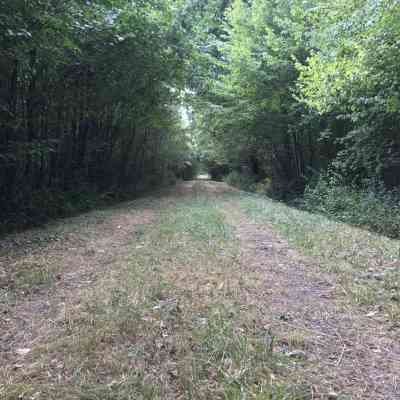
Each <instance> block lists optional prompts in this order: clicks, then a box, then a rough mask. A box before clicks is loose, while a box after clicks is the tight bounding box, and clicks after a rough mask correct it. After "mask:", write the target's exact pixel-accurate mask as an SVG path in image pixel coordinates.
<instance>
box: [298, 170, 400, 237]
mask: <svg viewBox="0 0 400 400" xmlns="http://www.w3.org/2000/svg"><path fill="white" fill-rule="evenodd" d="M302 205H303V207H304V208H306V209H307V210H308V211H312V212H320V213H323V214H327V215H329V216H331V217H333V218H334V219H336V220H338V221H341V222H346V223H349V224H353V225H357V226H360V227H365V228H367V229H369V230H371V231H374V232H378V233H381V234H384V235H387V236H389V237H393V238H400V191H399V190H391V191H389V190H387V189H385V188H384V187H383V185H382V184H376V183H371V182H366V184H365V185H364V186H363V187H361V188H360V187H352V186H346V185H342V184H340V181H339V180H337V179H335V178H334V177H332V176H329V175H322V176H321V177H320V179H319V180H318V182H317V184H316V185H315V186H307V187H306V190H305V193H304V198H303V202H302Z"/></svg>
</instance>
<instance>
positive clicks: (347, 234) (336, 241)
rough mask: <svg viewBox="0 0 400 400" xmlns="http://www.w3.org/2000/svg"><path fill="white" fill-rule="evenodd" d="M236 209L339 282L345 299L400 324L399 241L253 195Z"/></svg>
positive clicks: (243, 196) (242, 195)
mask: <svg viewBox="0 0 400 400" xmlns="http://www.w3.org/2000/svg"><path fill="white" fill-rule="evenodd" d="M240 205H241V207H242V208H243V209H244V210H245V211H246V213H247V214H248V215H249V216H250V217H252V218H253V219H255V220H257V221H263V222H264V223H267V224H270V225H272V226H273V227H274V229H276V230H277V231H278V232H279V233H280V234H281V235H282V236H284V237H285V238H287V239H288V240H289V242H290V243H291V244H292V245H293V246H296V247H297V248H298V249H300V251H301V252H302V253H304V254H306V255H310V256H313V257H316V258H317V259H318V260H319V262H320V266H322V267H323V269H324V270H325V271H327V272H331V273H335V274H336V275H337V278H338V285H337V286H338V287H337V290H338V292H340V294H344V295H345V299H346V300H347V301H350V302H351V303H353V304H354V303H355V304H359V305H361V306H368V307H374V308H377V309H379V310H380V313H383V314H384V315H385V317H386V318H388V319H389V320H392V321H399V320H400V268H399V263H400V260H399V249H400V241H399V240H394V239H390V238H387V237H385V236H381V235H378V234H374V233H371V232H369V231H366V230H363V229H359V228H355V227H352V226H349V225H347V224H343V223H338V222H335V221H332V220H330V219H329V218H327V217H326V216H323V215H321V214H313V213H310V212H306V211H301V210H298V209H294V208H291V207H288V206H286V205H285V204H283V203H280V202H276V201H272V200H269V199H266V198H265V197H261V196H256V195H247V194H241V195H240Z"/></svg>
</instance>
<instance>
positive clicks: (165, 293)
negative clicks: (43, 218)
mask: <svg viewBox="0 0 400 400" xmlns="http://www.w3.org/2000/svg"><path fill="white" fill-rule="evenodd" d="M240 201H241V197H240V195H238V193H237V192H236V191H235V190H234V189H232V188H230V187H228V186H227V185H225V184H223V183H217V182H210V181H201V182H200V181H199V182H185V183H182V184H179V185H178V186H177V187H175V188H171V189H168V190H164V191H162V192H160V193H157V194H156V195H154V196H152V197H149V198H145V199H141V200H138V201H134V202H129V203H125V204H122V205H120V206H119V207H115V208H112V209H109V210H104V211H97V212H93V213H89V214H87V215H84V216H81V217H77V218H72V219H68V220H64V221H61V222H55V223H53V224H52V225H50V226H48V227H45V228H41V229H39V230H32V231H27V232H25V233H23V234H17V235H13V236H10V237H8V238H6V239H4V240H3V241H2V242H1V243H0V296H1V297H0V311H1V315H0V332H1V335H0V353H1V356H0V395H2V397H1V398H5V399H7V400H11V399H14V398H19V399H25V398H26V399H41V398H43V399H47V398H48V399H51V398H54V396H58V398H71V399H83V398H85V399H86V398H114V397H107V396H111V395H110V393H114V395H115V396H116V394H115V393H116V391H117V392H118V393H119V394H118V396H119V397H117V396H116V397H115V398H121V399H125V398H126V399H129V398H138V399H141V398H143V399H146V398H149V399H150V398H151V399H153V398H154V399H157V398H159V399H174V398H176V399H178V398H179V399H180V398H182V399H183V398H195V399H197V398H198V399H207V398H217V399H218V398H221V399H222V398H232V399H234V398H235V399H236V398H237V399H239V398H241V397H240V396H241V395H240V393H242V392H243V391H245V392H246V393H248V394H249V396H250V397H249V398H255V397H254V396H255V394H257V393H259V391H260V390H261V392H260V393H266V392H265V391H266V390H267V389H265V387H266V386H265V387H264V386H263V387H264V388H261V389H260V385H261V383H260V382H262V381H263V380H265V382H266V383H265V385H267V386H268V385H271V388H270V389H268V390H271V393H274V394H273V395H274V396H275V397H265V398H274V399H282V400H283V399H299V398H302V399H324V398H330V399H335V398H337V399H339V398H341V399H360V400H361V399H371V400H372V399H374V400H377V399H381V400H396V399H400V382H399V379H400V378H399V376H400V344H399V341H398V338H399V331H398V329H399V328H395V329H394V331H393V329H392V328H391V326H389V324H385V323H381V322H379V321H375V320H373V319H371V318H369V317H367V316H365V313H364V311H363V310H362V309H361V308H359V307H357V306H348V305H347V306H346V307H344V306H343V302H342V298H341V296H340V294H338V290H337V286H338V283H337V281H336V277H335V275H334V274H332V273H326V272H324V271H323V270H322V269H321V268H320V266H319V262H318V260H315V259H311V258H310V257H305V256H303V255H302V254H301V253H300V252H299V251H298V250H296V249H293V248H291V247H290V246H289V245H288V243H287V242H286V240H285V239H284V238H283V237H280V236H278V235H277V234H276V232H274V231H273V229H272V228H271V227H270V226H268V225H266V224H263V223H262V222H261V221H254V220H251V219H250V218H249V217H248V216H247V215H245V213H244V212H243V210H242V209H241V205H240ZM182 209H183V210H186V211H184V212H182V215H181V214H179V213H180V212H181V211H180V210H182ZM196 218H197V219H196ZM212 218H214V219H213V220H211V219H212ZM221 218H222V219H223V220H224V221H225V222H221V221H222V220H221ZM209 219H210V220H209ZM221 224H223V225H221ZM221 226H222V228H221ZM221 229H222V230H221ZM214 231H215V232H214ZM230 231H232V235H233V236H232V237H231V238H230V236H229V232H230ZM218 232H222V233H218ZM225 232H228V233H225ZM220 234H221V235H225V234H226V235H227V236H226V237H225V238H222V239H221V238H220V237H219V236H218V235H220ZM204 238H205V239H204ZM199 240H204V242H201V243H203V244H202V245H199V243H200V242H199ZM132 265H134V266H135V268H136V269H135V270H133V269H132V268H133V267H132ZM32 271H33V272H34V273H31V272H32ZM130 271H131V272H132V273H131V272H130ZM158 276H159V277H160V278H158ZM113 285H114V286H113ZM117 289H118V290H119V292H118V293H120V292H121V293H122V294H119V295H118V298H117V300H118V303H117V305H116V306H115V304H114V303H115V301H116V300H115V299H116V297H115V293H114V292H115V291H116V290H117ZM145 289H146V290H147V292H145ZM142 291H143V293H142ZM111 293H112V296H113V297H109V296H111ZM140 293H142V294H140ZM132 296H133V297H132ZM131 297H132V298H131ZM108 298H109V300H107V299H108ZM127 301H129V302H131V303H129V304H130V305H129V304H128V305H126V304H125V303H126V302H127ZM96 302H98V303H99V304H97V303H96ZM100 303H101V304H100ZM103 303H104V304H103ZM101 307H103V308H104V307H108V308H104V309H103V308H101ZM111 307H114V308H111ZM220 307H224V308H226V309H230V310H233V311H230V312H229V313H228V314H229V315H230V314H232V315H234V316H235V317H232V321H231V322H232V324H233V326H234V328H233V332H234V334H233V336H232V337H233V339H232V340H236V339H235V338H237V337H246V335H247V337H248V338H251V340H259V339H257V338H258V336H257V335H259V337H260V340H261V338H265V337H266V335H267V336H268V335H269V336H270V337H271V340H272V339H273V340H274V344H273V349H272V353H273V354H270V355H269V356H268V354H267V356H268V357H271V359H275V357H278V359H280V358H279V357H281V356H282V357H284V359H285V360H286V361H285V362H286V363H287V366H286V367H285V368H283V370H282V367H279V368H277V367H276V366H275V361H274V362H273V363H272V362H271V365H269V364H268V365H269V366H268V369H269V372H265V362H266V361H265V360H264V361H262V363H263V364H262V365H263V368H260V369H259V368H258V364H251V365H252V366H251V368H250V367H249V366H248V365H247V364H246V365H247V367H246V368H247V370H246V371H245V369H243V368H244V367H243V365H242V364H241V363H244V362H245V361H243V360H248V359H249V357H248V354H247V353H246V357H244V356H243V357H242V356H241V357H238V358H239V359H240V360H239V361H237V360H236V359H235V355H232V356H229V357H227V356H223V357H222V359H218V360H219V361H218V362H221V366H220V367H218V368H217V367H215V363H217V361H214V364H212V363H210V362H209V361H207V363H208V364H207V365H206V366H204V365H203V364H201V363H203V362H204V361H203V360H204V359H207V357H208V360H210V359H211V356H207V357H205V356H204V355H202V356H201V357H200V355H199V354H198V352H200V351H205V350H204V349H203V350H201V349H202V347H201V346H200V345H196V344H195V343H196V340H200V339H197V335H198V334H197V333H196V332H197V331H199V332H202V329H203V328H201V326H203V325H202V324H203V322H204V321H205V322H204V323H205V324H207V323H209V321H211V319H212V317H211V316H212V315H214V314H215V312H214V311H215V310H219V309H220ZM134 308H135V310H136V309H137V310H138V311H137V312H138V313H136V314H132V315H131V314H130V311H129V310H133V309H134ZM164 309H165V310H167V311H166V312H164V311H163V312H161V311H162V310H164ZM210 310H214V311H212V312H211V311H210ZM122 311H124V313H129V318H128V317H127V314H122ZM135 312H136V311H135ZM228 317H229V318H231V317H230V316H228ZM228 317H226V318H228ZM114 318H120V319H116V320H115V319H114ZM193 321H200V325H199V327H197V328H196V326H197V325H196V323H197V322H196V323H194V322H193ZM202 321H203V322H202ZM127 324H128V325H127ZM130 324H133V325H130ZM142 325H143V326H142ZM396 329H397V330H396ZM218 332H220V331H219V330H218V329H216V330H215V333H214V334H213V336H214V338H213V339H215V340H217V339H218V337H217V336H218ZM221 332H222V331H221ZM225 334H226V333H225ZM225 334H224V335H225ZM91 335H92V336H91ZM256 336H257V338H256ZM227 337H228V336H227ZM227 337H226V338H224V337H223V335H222V337H221V338H220V339H221V340H222V342H221V343H224V340H227V341H228V339H227ZM83 339H85V340H89V341H92V342H90V343H91V344H90V347H89V345H88V344H85V346H87V347H82V346H83V344H82V340H83ZM60 340H61V344H60ZM249 340H250V339H249ZM262 340H264V339H262ZM85 343H86V342H85ZM199 343H201V342H199ZM78 345H79V346H80V347H77V346H78ZM132 346H135V348H137V349H142V350H140V351H141V353H140V352H139V353H140V356H139V355H138V354H139V353H135V354H136V356H135V357H136V358H135V359H133V360H132V359H131V358H129V359H127V358H126V357H127V354H130V352H132V351H133V350H132V348H133V347H132ZM215 346H216V345H215ZM271 347H272V344H271ZM54 348H55V349H56V350H54ZM60 348H62V349H63V350H60ZM249 348H252V346H250V347H249ZM68 349H70V350H68ZM71 349H72V350H71ZM136 351H139V350H135V352H136ZM207 351H209V350H207ZM246 351H255V350H254V349H253V350H246ZM263 351H264V350H263ZM74 352H76V353H74ZM108 352H109V354H108ZM106 353H107V354H106ZM71 354H75V356H74V357H75V358H76V359H72V358H71V357H72V356H71ZM82 354H86V355H85V356H84V357H83V355H82ZM201 354H202V353H201ZM211 354H212V357H215V354H217V353H216V352H215V350H213V351H212V353H211ZM108 355H109V356H110V359H108ZM80 357H82V359H80ZM92 358H93V359H92ZM256 358H257V357H253V358H252V359H254V360H256ZM194 359H195V360H197V361H196V362H198V363H200V364H199V365H200V366H201V368H203V369H204V371H206V372H204V374H205V375H204V376H203V375H201V374H200V375H201V376H200V377H197V378H196V379H195V374H194V372H193V370H192V369H191V368H193V367H191V366H190V365H192V364H193V360H194ZM112 360H118V361H117V362H115V361H112ZM190 360H191V361H190ZM189 361H190V362H189ZM247 362H248V361H246V363H247ZM235 363H238V365H236V364H235ZM254 363H256V361H254ZM280 363H281V361H279V363H278V364H279V365H280ZM119 364H120V365H119ZM239 364H240V365H241V367H240V368H239ZM77 365H79V370H82V372H80V373H81V375H79V376H77V375H76V370H77ZM201 368H200V367H199V370H202V369H201ZM214 368H215V370H214ZM276 368H277V369H276ZM189 369H190V371H191V372H190V373H189V372H187V371H188V370H189ZM275 369H276V371H275ZM133 370H135V371H136V372H135V374H134V379H133V378H132V379H133V380H129V379H128V378H127V376H131V375H130V374H129V371H133ZM140 370H143V373H139V372H138V371H140ZM74 371H75V372H74ZM221 371H224V372H223V373H222V375H221ZM238 371H242V372H240V373H239V372H238ZM244 371H245V372H244ZM263 371H264V372H263ZM186 374H187V375H186ZM238 374H239V375H238ZM240 374H242V375H243V379H242V375H240ZM139 375H140V382H141V383H140V384H139V383H138V379H139ZM227 376H231V377H232V376H234V377H235V378H234V380H233V381H232V379H233V378H232V379H231V378H230V380H229V379H228V378H226V377H227ZM244 376H245V377H246V378H244ZM150 378H151V379H150ZM149 379H150V380H152V381H153V383H152V384H151V390H150V389H149V387H150V386H149V387H147V386H146V385H147V383H146V382H147V381H148V380H149ZM252 379H253V380H252ZM221 380H223V382H222V381H221ZM274 380H276V383H277V385H276V387H275V386H274V385H275V383H274ZM128 381H129V384H128ZM250 381H251V382H250ZM227 382H229V385H228V383H227ZM232 382H233V383H232ZM235 382H236V383H235ZM237 382H240V384H239V383H237ZM278 383H279V385H278ZM115 385H116V386H115ZM149 385H150V384H149ZM232 385H233V386H232ZM235 385H236V386H238V387H239V389H240V390H239V389H237V390H238V392H235V390H236V389H234V387H235V388H236V386H235ZM282 385H284V386H285V387H286V389H285V391H282V392H279V390H281V389H279V390H278V389H277V388H278V387H281V386H282ZM153 386H154V387H153ZM228 386H229V391H228V389H227V387H228ZM88 387H90V389H88ZM206 388H207V389H206ZM282 390H283V389H282ZM89 392H90V393H89ZM278 392H279V393H281V394H279V393H278ZM88 393H89V394H88ZM227 393H229V396H231V397H229V396H228V394H227ZM235 393H236V394H235ZM253 395H254V396H253ZM96 396H97V397H96ZM191 396H192V397H191ZM271 396H272V394H271ZM279 396H281V397H279ZM296 396H297V397H296ZM329 396H330V397H329ZM346 396H347V397H346ZM257 398H258V397H257ZM260 398H261V397H260ZM262 398H264V397H262Z"/></svg>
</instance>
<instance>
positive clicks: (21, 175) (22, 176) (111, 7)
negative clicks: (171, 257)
mask: <svg viewBox="0 0 400 400" xmlns="http://www.w3.org/2000/svg"><path fill="white" fill-rule="evenodd" d="M0 16H1V18H0V20H1V22H0V56H1V57H0V58H1V61H0V78H1V81H2V88H1V90H0V130H1V138H0V188H1V189H0V207H1V214H2V215H3V219H4V216H7V215H10V214H11V213H15V212H22V213H25V212H27V211H28V212H29V210H27V209H28V208H29V207H30V204H33V205H32V209H36V206H37V205H38V203H39V201H40V200H38V201H36V200H35V198H36V197H37V196H38V194H39V193H40V196H42V200H43V209H45V208H53V210H52V211H45V210H43V213H44V214H52V213H54V214H55V215H60V214H62V212H61V211H60V210H58V207H59V206H58V204H59V199H56V197H57V195H54V196H53V193H57V192H58V193H60V196H59V197H60V198H61V197H63V195H62V193H69V192H81V191H101V192H103V191H108V190H117V189H118V190H119V189H120V188H126V187H129V189H132V188H139V189H140V188H142V187H143V186H145V185H146V184H147V183H148V182H149V181H152V183H153V184H156V183H160V182H163V181H165V179H166V178H167V177H168V176H170V174H171V171H172V170H174V169H175V167H176V166H177V165H179V163H180V162H181V161H182V160H184V159H185V158H186V154H187V153H188V152H189V148H188V144H187V141H188V140H187V137H186V132H185V130H184V129H183V128H182V126H181V121H180V115H179V107H180V103H181V101H182V100H181V95H180V94H181V92H182V90H183V88H184V86H185V81H186V70H187V67H186V64H185V62H184V60H185V57H186V55H185V51H184V49H185V47H186V41H185V40H184V36H183V32H182V30H181V28H180V26H179V24H178V23H177V20H178V15H177V10H176V2H175V1H173V0H171V1H160V0H152V1H134V2H132V1H128V0H112V1H105V0H95V1H90V2H83V1H80V0H68V1H64V2H59V1H42V0H33V1H22V0H21V1H19V0H18V1H13V2H11V3H10V2H8V1H4V0H1V1H0ZM3 83H4V85H3ZM47 193H51V195H49V196H48V195H47ZM53 198H54V201H53ZM65 200H66V203H65V205H64V206H62V207H65V208H68V207H69V206H68V204H69V203H70V202H69V200H68V199H65ZM72 203H74V204H75V203H76V202H75V201H73V202H72ZM26 204H28V205H29V206H28V207H27V206H26ZM85 207H86V206H85ZM32 216H33V215H32Z"/></svg>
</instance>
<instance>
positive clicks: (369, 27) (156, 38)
mask: <svg viewBox="0 0 400 400" xmlns="http://www.w3.org/2000/svg"><path fill="white" fill-rule="evenodd" d="M399 13H400V7H399V4H398V2H397V1H395V0H382V1H376V0H371V1H358V0H351V1H347V0H346V1H345V0H334V1H325V0H307V1H303V0H284V1H274V0H252V1H244V0H232V1H229V0H150V1H140V0H137V1H136V0H135V1H128V0H93V1H84V0H68V1H62V2H61V1H57V0H32V1H25V0H16V1H12V2H10V1H8V0H2V1H1V3H0V16H1V19H0V41H1V44H0V52H1V65H0V77H1V88H0V124H1V125H0V129H1V132H2V134H1V139H0V163H1V169H0V171H1V172H0V182H1V183H0V207H1V215H2V221H3V222H4V223H7V222H10V223H12V222H13V221H14V220H15V221H18V220H19V221H21V222H22V223H23V222H28V223H29V222H33V221H40V220H42V219H46V218H47V217H49V216H50V217H51V216H58V215H63V214H68V212H69V211H72V210H73V209H74V208H76V207H77V208H86V207H90V206H91V203H94V204H95V203H96V201H98V198H99V194H103V198H104V194H106V195H107V194H108V196H109V197H117V194H116V193H121V192H124V191H125V192H126V191H127V190H129V191H130V192H138V191H140V190H143V188H145V187H148V186H149V185H150V186H151V185H159V184H161V183H165V182H173V181H174V179H175V177H177V176H178V177H182V176H183V175H185V174H186V172H185V162H187V161H189V162H190V163H193V165H195V164H196V165H200V166H201V167H200V168H203V169H207V170H208V171H209V172H210V173H211V175H212V176H213V178H217V179H228V181H229V182H230V183H232V184H234V185H239V186H240V187H242V188H244V189H247V190H249V189H250V190H257V191H258V192H261V193H266V194H268V195H270V196H272V197H274V198H278V199H282V200H290V201H292V200H293V199H295V201H297V203H298V204H300V203H301V205H302V206H304V207H308V208H310V209H311V208H312V209H314V210H317V211H320V212H326V213H329V214H331V215H332V216H335V217H336V218H339V219H342V220H346V221H347V220H348V221H349V222H352V223H356V224H361V225H367V226H369V227H370V228H372V229H375V230H378V231H382V232H385V233H387V234H389V235H391V236H396V235H397V234H398V232H399V227H400V225H399V224H400V222H399V217H398V213H397V207H398V205H399V195H398V187H399V185H400V134H399V130H398V129H399V109H400V100H399V96H400V94H399V90H400V89H399V71H398V65H399V54H400V53H399V46H400V42H399V40H400V39H399V37H400V23H399V21H400V14H399ZM182 109H184V110H187V111H188V113H189V116H190V118H189V119H190V123H189V124H187V123H184V122H183V121H182ZM194 169H195V168H192V171H189V175H190V174H193V173H194Z"/></svg>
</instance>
